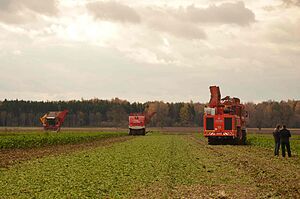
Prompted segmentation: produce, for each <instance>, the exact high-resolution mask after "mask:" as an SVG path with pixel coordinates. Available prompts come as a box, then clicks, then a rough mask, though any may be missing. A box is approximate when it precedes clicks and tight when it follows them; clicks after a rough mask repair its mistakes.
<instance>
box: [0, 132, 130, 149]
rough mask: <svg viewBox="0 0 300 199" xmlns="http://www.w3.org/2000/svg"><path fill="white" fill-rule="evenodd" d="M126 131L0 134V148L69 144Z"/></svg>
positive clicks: (123, 134) (120, 133)
mask: <svg viewBox="0 0 300 199" xmlns="http://www.w3.org/2000/svg"><path fill="white" fill-rule="evenodd" d="M125 135H127V133H126V132H93V133H91V132H88V133H84V132H82V133H71V132H69V133H61V134H18V135H2V136H0V149H13V148H35V147H43V146H49V145H59V144H71V143H80V142H85V141H91V140H95V139H102V138H109V137H117V136H125Z"/></svg>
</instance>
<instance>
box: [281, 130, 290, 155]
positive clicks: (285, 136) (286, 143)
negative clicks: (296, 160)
mask: <svg viewBox="0 0 300 199" xmlns="http://www.w3.org/2000/svg"><path fill="white" fill-rule="evenodd" d="M282 127H283V128H282V129H281V131H280V142H281V150H282V157H285V147H286V149H287V152H288V156H289V157H291V156H292V154H291V148H290V137H291V132H290V131H289V130H288V129H287V128H286V126H285V125H283V126H282Z"/></svg>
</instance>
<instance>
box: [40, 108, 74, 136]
mask: <svg viewBox="0 0 300 199" xmlns="http://www.w3.org/2000/svg"><path fill="white" fill-rule="evenodd" d="M68 112H69V111H68V110H64V111H51V112H49V113H46V114H45V115H44V116H43V117H41V118H40V121H41V123H42V124H43V127H44V129H45V130H51V131H56V132H59V131H60V127H61V126H62V124H63V122H64V121H65V118H66V116H67V113H68Z"/></svg>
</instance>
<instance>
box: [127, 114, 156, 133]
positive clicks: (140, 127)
mask: <svg viewBox="0 0 300 199" xmlns="http://www.w3.org/2000/svg"><path fill="white" fill-rule="evenodd" d="M155 113H156V112H152V113H151V114H147V113H146V114H145V113H131V114H130V115H129V118H128V120H129V135H146V125H147V124H148V123H149V122H150V120H151V118H152V117H153V115H154V114H155Z"/></svg>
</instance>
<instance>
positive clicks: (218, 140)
mask: <svg viewBox="0 0 300 199" xmlns="http://www.w3.org/2000/svg"><path fill="white" fill-rule="evenodd" d="M209 89H210V93H211V98H210V101H209V104H208V107H206V108H204V119H203V122H204V124H203V126H204V137H207V138H208V143H209V144H226V143H230V144H246V122H245V118H246V117H247V112H246V111H245V107H244V105H243V104H241V103H240V99H239V98H235V97H233V98H231V97H229V96H226V97H225V98H223V99H221V93H220V89H219V87H218V86H211V87H210V88H209Z"/></svg>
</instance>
